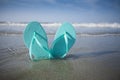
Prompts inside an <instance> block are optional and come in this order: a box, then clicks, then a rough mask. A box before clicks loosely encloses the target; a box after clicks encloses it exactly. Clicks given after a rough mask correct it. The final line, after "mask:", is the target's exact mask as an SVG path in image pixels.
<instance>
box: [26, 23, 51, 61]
mask: <svg viewBox="0 0 120 80" xmlns="http://www.w3.org/2000/svg"><path fill="white" fill-rule="evenodd" d="M24 43H25V45H26V47H27V48H28V49H29V55H30V59H31V60H39V59H50V58H51V57H52V56H51V54H50V52H49V48H48V39H47V35H46V33H45V31H44V29H43V28H42V26H41V25H40V23H39V22H30V23H29V24H28V25H27V27H26V29H25V31H24Z"/></svg>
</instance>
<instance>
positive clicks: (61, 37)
mask: <svg viewBox="0 0 120 80" xmlns="http://www.w3.org/2000/svg"><path fill="white" fill-rule="evenodd" d="M75 40H76V33H75V30H74V28H73V26H72V25H71V24H69V23H63V24H62V26H61V27H60V28H59V29H58V31H57V32H56V35H55V38H54V41H53V44H52V46H51V54H52V56H53V57H55V58H64V57H65V56H66V54H67V52H68V51H69V50H70V48H71V47H72V46H73V44H74V43H75Z"/></svg>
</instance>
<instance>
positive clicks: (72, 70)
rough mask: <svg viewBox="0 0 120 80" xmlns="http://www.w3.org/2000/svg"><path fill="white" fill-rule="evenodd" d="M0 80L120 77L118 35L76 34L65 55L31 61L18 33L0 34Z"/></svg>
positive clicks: (109, 79)
mask: <svg viewBox="0 0 120 80" xmlns="http://www.w3.org/2000/svg"><path fill="white" fill-rule="evenodd" d="M48 37H49V38H48V39H49V45H50V44H51V43H52V40H53V35H48ZM0 80H120V36H119V35H116V36H81V35H77V41H76V43H75V45H74V46H73V48H72V49H71V50H70V52H69V54H68V55H67V56H66V58H64V59H61V60H60V59H57V60H41V61H37V62H33V61H31V60H30V59H29V56H28V49H27V48H26V47H25V46H24V43H23V40H22V35H5V36H4V35H1V36H0Z"/></svg>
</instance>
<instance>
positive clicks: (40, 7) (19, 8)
mask: <svg viewBox="0 0 120 80" xmlns="http://www.w3.org/2000/svg"><path fill="white" fill-rule="evenodd" d="M2 21H6V22H9V21H10V22H30V21H39V22H66V21H67V22H78V23H79V22H80V23H120V0H69V1H67V0H33V1H32V0H31V1H30V0H0V22H2Z"/></svg>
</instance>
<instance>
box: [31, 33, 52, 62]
mask: <svg viewBox="0 0 120 80" xmlns="http://www.w3.org/2000/svg"><path fill="white" fill-rule="evenodd" d="M34 41H36V43H37V44H38V46H39V47H40V48H42V49H43V50H46V51H48V50H47V49H46V48H45V47H44V46H42V44H41V43H40V42H39V41H38V39H37V38H36V32H34V33H33V37H32V40H31V43H30V47H29V56H30V59H31V60H33V56H32V45H33V42H34ZM48 52H49V51H48ZM49 58H51V55H50V54H49Z"/></svg>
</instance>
